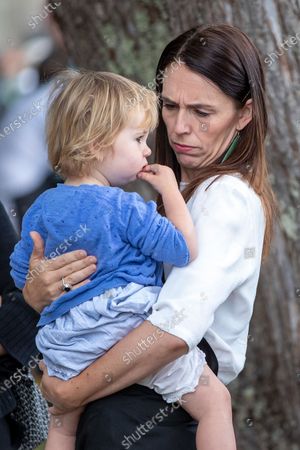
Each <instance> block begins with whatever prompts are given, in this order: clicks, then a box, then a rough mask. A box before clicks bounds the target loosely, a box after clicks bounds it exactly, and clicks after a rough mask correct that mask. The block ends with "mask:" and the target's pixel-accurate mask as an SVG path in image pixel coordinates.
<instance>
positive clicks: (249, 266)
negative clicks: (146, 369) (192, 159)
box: [148, 176, 265, 382]
mask: <svg viewBox="0 0 300 450" xmlns="http://www.w3.org/2000/svg"><path fill="white" fill-rule="evenodd" d="M188 206H189V208H190V211H191V214H192V217H193V220H194V223H195V227H196V231H197V236H198V245H199V248H198V251H199V254H198V257H197V258H196V259H195V260H194V261H193V262H192V263H190V264H189V265H188V266H186V267H184V268H180V269H178V268H176V267H173V268H172V270H171V272H170V274H169V276H168V277H167V280H166V282H165V284H164V286H163V288H162V290H161V292H160V295H159V298H158V301H157V303H156V304H155V305H154V307H153V312H152V314H151V315H150V316H149V318H148V320H149V321H150V322H151V323H152V324H153V325H156V326H158V327H160V328H162V329H163V330H165V331H168V332H170V333H171V334H174V335H176V336H178V337H180V338H181V339H183V340H184V341H185V342H186V343H187V344H188V346H189V348H190V349H192V348H194V347H195V346H196V345H197V344H198V343H199V342H200V340H201V339H202V338H203V337H204V336H205V337H207V336H208V337H209V342H210V343H211V345H213V348H214V350H217V349H218V350H219V352H218V354H217V356H218V359H219V358H220V360H219V362H220V366H221V371H222V370H223V369H224V368H226V370H228V371H230V375H228V376H227V375H226V376H225V375H224V380H226V382H228V381H230V380H231V379H232V378H233V377H234V375H233V373H234V374H236V373H237V372H238V371H239V370H240V369H241V366H242V365H243V364H244V353H245V349H246V342H245V339H246V338H245V336H246V334H247V330H248V326H249V321H250V318H251V314H252V309H253V303H254V299H255V293H256V287H257V281H258V274H259V270H260V264H261V253H262V244H263V236H264V227H265V222H264V214H263V209H262V205H261V201H260V199H259V197H258V196H257V195H256V194H255V192H254V191H253V190H252V189H251V188H250V187H249V186H248V185H247V184H246V183H245V182H244V181H242V180H240V179H238V178H237V177H234V176H223V177H221V178H220V179H219V180H216V181H215V182H214V183H213V184H212V185H211V186H210V187H209V188H208V189H207V191H205V190H204V188H203V189H199V190H198V192H197V193H196V194H194V196H193V197H192V199H191V200H190V202H189V203H188ZM170 317H171V318H172V317H173V318H175V319H176V320H172V321H170ZM235 346H236V347H235ZM231 353H232V354H231ZM235 365H236V367H233V366H235ZM225 366H226V367H225ZM224 370H225V369H224Z"/></svg>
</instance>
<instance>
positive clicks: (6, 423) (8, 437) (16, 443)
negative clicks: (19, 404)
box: [0, 415, 23, 450]
mask: <svg viewBox="0 0 300 450" xmlns="http://www.w3.org/2000/svg"><path fill="white" fill-rule="evenodd" d="M22 434H23V428H22V426H20V425H19V424H17V423H16V422H15V421H14V420H13V419H11V418H10V416H9V415H7V416H5V417H1V418H0V450H17V449H18V448H19V447H20V445H21V442H22Z"/></svg>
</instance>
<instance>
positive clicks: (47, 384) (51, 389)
mask: <svg viewBox="0 0 300 450" xmlns="http://www.w3.org/2000/svg"><path fill="white" fill-rule="evenodd" d="M137 347H139V348H140V349H142V351H141V353H140V355H138V356H135V354H134V356H135V357H134V358H133V359H132V360H131V358H129V357H128V354H129V355H130V353H129V352H132V351H133V350H134V349H136V348H137ZM186 352H187V345H186V343H185V342H184V341H183V340H182V339H180V338H178V337H176V336H173V335H172V334H169V333H167V332H163V331H161V330H160V329H159V328H157V327H156V326H153V325H152V324H151V323H150V322H148V321H145V322H144V323H142V324H141V325H140V326H139V327H137V328H135V329H134V330H133V331H131V332H130V333H129V334H128V335H127V336H126V337H125V338H123V339H122V340H121V341H119V342H118V343H117V344H116V345H115V346H114V347H112V348H111V349H110V350H109V351H108V352H107V353H106V354H105V355H104V356H102V357H101V358H99V359H97V360H96V361H95V362H94V363H93V364H91V365H90V366H89V367H88V368H87V369H85V370H84V371H83V372H82V373H81V374H80V375H78V376H77V377H74V378H72V379H71V380H69V381H61V380H59V379H57V378H55V377H49V376H48V374H47V372H46V368H45V366H44V365H42V366H41V369H42V370H44V374H43V378H42V383H41V387H42V391H43V393H44V395H45V397H46V398H47V399H48V400H49V401H51V402H52V403H54V404H55V405H57V406H58V407H59V408H62V409H73V408H76V407H78V406H83V405H85V404H87V403H89V402H91V401H92V400H95V399H98V398H102V397H105V396H107V395H110V394H112V393H114V392H117V391H119V390H121V389H123V388H125V387H127V386H130V385H132V384H134V383H136V382H138V381H140V380H142V379H143V378H144V377H146V376H147V375H150V374H151V373H153V372H156V371H157V370H158V369H160V368H162V367H163V366H165V365H166V364H168V363H169V362H171V361H173V360H175V359H177V358H179V357H180V356H182V355H183V354H185V353H186ZM132 354H133V353H132ZM128 361H129V362H128Z"/></svg>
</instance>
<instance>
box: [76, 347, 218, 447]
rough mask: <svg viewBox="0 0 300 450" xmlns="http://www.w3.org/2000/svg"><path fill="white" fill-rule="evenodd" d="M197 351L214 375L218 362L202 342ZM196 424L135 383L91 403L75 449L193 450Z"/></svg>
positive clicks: (181, 412) (180, 410)
mask: <svg viewBox="0 0 300 450" xmlns="http://www.w3.org/2000/svg"><path fill="white" fill-rule="evenodd" d="M199 348H201V350H203V351H204V353H205V354H206V360H207V363H208V365H209V366H210V368H211V369H212V370H213V372H214V373H215V374H217V372H218V361H217V359H216V357H215V354H214V352H213V351H212V349H211V347H210V346H209V345H208V343H207V341H206V340H205V339H202V341H201V342H200V344H199ZM196 426H197V424H196V423H195V422H194V421H193V420H192V418H191V417H190V416H189V414H187V413H186V412H185V411H184V410H183V409H182V408H181V407H178V404H175V405H170V404H168V403H166V402H165V401H164V400H163V399H162V397H161V396H160V395H158V394H157V393H156V392H155V391H153V390H152V389H149V388H147V387H145V386H140V385H138V384H135V385H133V386H130V387H128V388H126V389H123V390H122V391H119V392H117V393H115V394H113V395H110V396H109V397H105V398H103V399H100V400H96V401H94V402H92V403H90V404H89V405H88V406H87V407H86V409H85V411H84V413H83V414H82V416H81V419H80V423H79V426H78V430H77V439H76V450H120V449H129V448H132V450H153V449H158V448H161V449H163V450H196V446H195V433H196Z"/></svg>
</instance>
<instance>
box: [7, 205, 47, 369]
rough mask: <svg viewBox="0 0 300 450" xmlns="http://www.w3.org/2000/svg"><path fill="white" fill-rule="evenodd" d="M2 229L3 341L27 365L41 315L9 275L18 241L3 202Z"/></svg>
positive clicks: (32, 353)
mask: <svg viewBox="0 0 300 450" xmlns="http://www.w3.org/2000/svg"><path fill="white" fill-rule="evenodd" d="M0 222H1V231H2V233H3V236H4V237H5V239H1V241H0V274H1V291H0V294H1V295H2V306H1V307H0V344H2V345H3V346H4V347H5V349H6V351H7V353H9V355H11V356H12V357H14V358H15V359H16V360H17V361H19V362H20V363H21V364H24V365H26V364H28V362H29V360H30V358H31V357H32V356H34V355H36V354H37V349H36V346H35V335H36V333H37V328H36V324H37V321H38V319H39V315H38V314H37V313H36V312H35V311H34V310H33V309H32V308H30V306H28V305H27V304H26V303H25V301H24V298H23V296H22V294H21V292H19V291H18V290H16V289H15V288H14V286H13V282H12V280H11V278H10V277H9V255H10V253H11V252H12V250H13V247H14V245H15V243H16V241H17V236H16V233H15V232H14V229H13V227H12V224H11V222H10V220H9V218H8V217H7V214H6V212H5V210H4V208H3V207H2V205H1V204H0Z"/></svg>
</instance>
